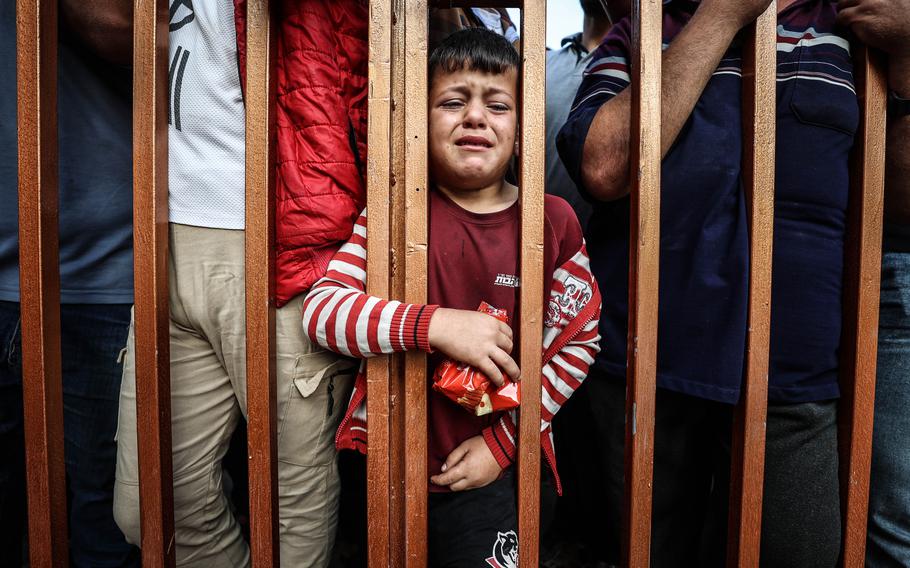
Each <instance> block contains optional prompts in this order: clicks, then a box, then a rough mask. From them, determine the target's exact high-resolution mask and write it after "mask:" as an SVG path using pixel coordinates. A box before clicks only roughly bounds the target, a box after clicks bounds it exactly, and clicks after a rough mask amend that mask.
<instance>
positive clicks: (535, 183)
mask: <svg viewBox="0 0 910 568" xmlns="http://www.w3.org/2000/svg"><path fill="white" fill-rule="evenodd" d="M546 19H547V2H546V0H527V1H526V2H525V3H524V10H523V11H522V14H521V27H522V31H521V51H522V54H521V55H522V67H521V80H520V86H521V118H520V124H521V133H520V136H521V138H520V143H521V167H520V172H519V187H520V188H521V239H520V241H519V243H520V247H521V248H520V250H521V252H520V255H521V256H520V263H521V276H520V282H521V288H520V294H521V295H520V301H521V305H520V309H521V316H520V318H519V321H520V322H521V334H520V342H521V344H520V353H521V359H520V365H519V366H520V368H521V375H522V387H521V398H522V400H521V412H520V420H519V428H518V441H519V443H518V542H519V558H520V563H521V565H522V566H537V565H538V564H539V563H540V562H539V559H538V558H539V555H540V399H541V392H540V373H541V349H540V346H541V343H542V341H543V338H542V334H543V304H542V303H541V298H543V297H544V288H543V286H544V278H543V262H544V258H543V251H544V240H543V239H544V236H543V226H544V178H545V177H546V176H545V175H544V158H545V156H546V151H545V148H544V138H545V135H544V117H545V115H546V113H545V112H544V107H545V106H546V35H547V26H546Z"/></svg>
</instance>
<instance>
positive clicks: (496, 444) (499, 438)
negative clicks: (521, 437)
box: [483, 422, 515, 469]
mask: <svg viewBox="0 0 910 568" xmlns="http://www.w3.org/2000/svg"><path fill="white" fill-rule="evenodd" d="M497 424H498V422H497ZM503 438H504V436H503V435H502V433H499V434H498V435H497V433H496V432H495V431H494V430H493V426H488V427H486V428H484V429H483V441H484V442H486V443H487V447H488V448H490V452H491V453H492V454H493V457H494V458H495V459H496V463H498V464H499V467H501V468H502V469H506V468H507V467H509V466H510V465H512V462H513V460H514V457H515V455H514V454H515V448H514V446H511V445H510V444H509V441H508V440H506V439H503ZM509 450H510V451H509ZM510 454H511V455H510Z"/></svg>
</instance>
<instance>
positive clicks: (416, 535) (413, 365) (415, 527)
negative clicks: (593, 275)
mask: <svg viewBox="0 0 910 568" xmlns="http://www.w3.org/2000/svg"><path fill="white" fill-rule="evenodd" d="M404 21H405V29H404V36H405V39H404V42H405V59H404V62H403V64H404V77H405V84H406V85H407V89H406V91H405V94H404V106H405V117H404V134H405V142H404V158H405V165H404V171H405V180H404V181H405V187H404V188H403V192H404V199H405V228H404V231H405V250H404V251H403V252H404V271H405V274H407V278H406V281H405V290H404V293H405V301H407V302H408V303H413V304H425V303H426V301H427V191H428V185H427V184H428V178H427V114H428V113H427V40H428V38H427V36H428V31H427V2H426V0H409V1H408V2H406V3H405V8H404ZM404 436H405V438H404V447H405V448H407V451H406V452H405V453H404V464H405V473H404V478H405V486H404V513H405V517H404V552H405V559H404V560H405V561H404V566H406V567H408V568H410V567H422V566H426V562H427V479H428V475H427V383H426V355H425V354H424V353H422V352H419V351H409V352H407V353H406V354H405V356H404Z"/></svg>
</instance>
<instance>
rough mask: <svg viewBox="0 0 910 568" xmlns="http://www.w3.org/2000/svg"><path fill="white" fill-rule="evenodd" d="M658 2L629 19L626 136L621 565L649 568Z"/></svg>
mask: <svg viewBox="0 0 910 568" xmlns="http://www.w3.org/2000/svg"><path fill="white" fill-rule="evenodd" d="M661 15H662V2H661V1H660V0H635V2H634V3H633V15H632V24H633V25H632V35H633V38H632V60H631V64H632V65H631V66H632V85H631V87H632V128H631V130H632V137H631V141H630V150H631V152H630V161H631V163H630V171H633V172H638V176H631V179H632V188H631V192H630V197H631V205H630V213H631V218H630V227H631V235H630V238H629V242H630V246H629V249H630V250H629V336H628V356H627V360H628V371H627V377H626V443H625V462H626V463H625V494H624V514H623V531H624V538H623V564H624V565H625V566H629V567H632V568H637V567H647V566H648V565H649V558H650V552H651V550H650V549H651V497H652V495H651V484H652V480H653V474H654V401H655V394H656V385H657V298H658V289H657V283H658V274H659V265H658V261H659V257H660V162H661V153H660V71H661V41H662V19H661Z"/></svg>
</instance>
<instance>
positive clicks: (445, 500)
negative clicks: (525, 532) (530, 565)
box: [428, 467, 556, 568]
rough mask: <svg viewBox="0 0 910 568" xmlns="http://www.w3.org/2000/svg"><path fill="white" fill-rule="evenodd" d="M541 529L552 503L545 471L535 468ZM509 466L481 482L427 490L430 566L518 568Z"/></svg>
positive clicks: (552, 492)
mask: <svg viewBox="0 0 910 568" xmlns="http://www.w3.org/2000/svg"><path fill="white" fill-rule="evenodd" d="M541 479H542V480H543V481H542V483H541V488H540V513H541V532H544V531H545V530H546V524H547V522H548V520H549V519H550V518H552V513H553V510H554V505H555V498H556V491H555V489H554V487H553V483H552V480H551V478H550V475H549V472H547V471H543V472H541ZM515 480H516V474H515V468H514V467H513V468H510V469H508V470H507V471H506V472H505V473H504V474H503V476H502V477H501V478H500V479H497V480H496V481H494V482H493V483H491V484H489V485H487V486H486V487H481V488H479V489H471V490H468V491H459V492H454V493H430V496H429V503H428V505H429V506H428V509H429V511H428V513H429V518H428V521H429V522H428V525H429V526H428V535H429V543H428V544H429V550H428V553H429V565H430V567H431V568H443V567H444V568H478V567H483V568H487V567H490V566H492V567H493V568H518V562H517V559H518V501H517V499H516V495H515V490H516V481H515Z"/></svg>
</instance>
